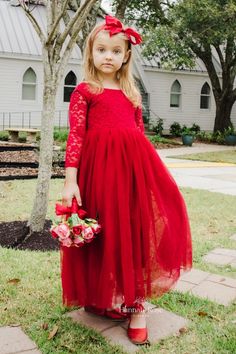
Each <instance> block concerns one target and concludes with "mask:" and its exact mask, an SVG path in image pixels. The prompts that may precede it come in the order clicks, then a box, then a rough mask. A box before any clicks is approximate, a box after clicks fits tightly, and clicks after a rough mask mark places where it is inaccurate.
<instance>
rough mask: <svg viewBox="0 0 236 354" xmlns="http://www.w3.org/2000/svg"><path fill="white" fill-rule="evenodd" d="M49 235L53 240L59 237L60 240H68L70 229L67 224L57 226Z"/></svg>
mask: <svg viewBox="0 0 236 354" xmlns="http://www.w3.org/2000/svg"><path fill="white" fill-rule="evenodd" d="M51 234H52V236H53V237H54V238H57V237H59V239H60V240H63V239H65V238H68V237H69V236H70V229H69V226H68V225H67V224H59V225H57V226H56V227H54V228H53V229H52V230H51Z"/></svg>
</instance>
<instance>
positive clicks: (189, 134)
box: [181, 126, 195, 146]
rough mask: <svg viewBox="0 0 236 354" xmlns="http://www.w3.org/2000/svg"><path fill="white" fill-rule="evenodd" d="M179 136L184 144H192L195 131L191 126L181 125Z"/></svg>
mask: <svg viewBox="0 0 236 354" xmlns="http://www.w3.org/2000/svg"><path fill="white" fill-rule="evenodd" d="M181 136H182V142H183V144H184V145H187V146H192V144H193V141H194V137H195V132H194V131H193V130H192V129H191V128H188V127H186V126H183V128H182V132H181Z"/></svg>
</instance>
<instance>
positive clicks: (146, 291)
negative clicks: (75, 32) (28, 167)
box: [61, 16, 192, 344]
mask: <svg viewBox="0 0 236 354" xmlns="http://www.w3.org/2000/svg"><path fill="white" fill-rule="evenodd" d="M140 42H141V37H140V35H139V34H138V33H137V32H135V31H134V30H133V29H131V28H125V27H124V26H123V24H122V23H121V22H120V21H119V20H118V19H116V18H114V17H111V16H106V21H105V23H103V24H99V25H97V26H95V28H94V29H93V30H92V32H91V33H90V35H89V37H88V40H87V43H86V48H85V57H84V69H85V76H84V77H85V81H83V82H81V83H80V84H79V85H78V86H77V87H76V88H75V90H74V91H73V93H72V95H71V100H70V107H69V111H70V112H69V113H70V133H69V137H68V141H67V148H66V162H65V167H66V177H65V184H64V189H63V191H62V201H63V204H64V205H66V206H68V207H70V206H71V202H72V198H73V197H75V198H76V200H77V202H78V204H79V205H82V203H83V208H84V209H85V210H87V212H88V215H89V216H90V217H92V218H97V219H98V222H99V223H100V224H101V226H102V232H101V233H100V234H99V236H98V237H97V238H96V239H95V240H94V241H93V242H91V243H90V244H88V245H86V246H83V247H81V248H75V247H71V248H67V247H63V246H62V247H61V277H62V289H63V303H64V304H65V305H66V306H84V307H85V310H87V311H90V312H93V313H96V314H99V315H103V316H106V317H110V318H113V319H120V320H122V319H123V320H124V319H126V318H129V325H128V337H129V339H130V340H131V341H132V342H133V343H136V344H142V343H145V342H146V341H147V337H148V333H147V328H146V319H145V308H144V301H145V300H146V299H147V298H148V297H160V296H161V295H162V294H163V293H165V292H167V291H168V290H170V288H171V287H173V285H174V284H175V283H176V281H177V279H178V278H179V276H180V270H182V271H183V270H189V269H190V268H191V265H192V249H191V235H190V228H189V222H188V216H187V212H186V207H185V203H184V200H183V197H182V195H181V193H180V191H179V189H178V187H177V185H176V183H175V181H174V180H173V178H172V176H171V175H170V173H169V172H168V170H167V168H166V167H165V165H164V164H163V162H162V161H161V159H160V157H159V156H158V154H157V152H156V150H155V149H154V147H153V146H152V144H151V143H150V142H149V140H148V139H147V138H146V137H145V135H144V125H143V120H142V103H141V96H140V93H139V91H138V89H137V88H136V86H135V82H134V79H133V76H132V74H131V59H132V48H131V47H132V45H136V44H139V43H140ZM121 304H122V306H121Z"/></svg>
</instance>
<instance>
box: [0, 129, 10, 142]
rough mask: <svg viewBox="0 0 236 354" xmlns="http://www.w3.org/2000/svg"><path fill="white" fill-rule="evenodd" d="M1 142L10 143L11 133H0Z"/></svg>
mask: <svg viewBox="0 0 236 354" xmlns="http://www.w3.org/2000/svg"><path fill="white" fill-rule="evenodd" d="M0 140H1V141H8V140H9V133H8V132H5V131H4V130H3V131H0Z"/></svg>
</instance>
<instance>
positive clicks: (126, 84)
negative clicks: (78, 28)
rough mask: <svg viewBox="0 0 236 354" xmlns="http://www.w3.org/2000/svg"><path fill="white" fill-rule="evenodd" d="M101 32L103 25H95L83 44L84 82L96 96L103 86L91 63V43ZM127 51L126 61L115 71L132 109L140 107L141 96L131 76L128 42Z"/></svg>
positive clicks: (130, 57)
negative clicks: (132, 106) (131, 104)
mask: <svg viewBox="0 0 236 354" xmlns="http://www.w3.org/2000/svg"><path fill="white" fill-rule="evenodd" d="M101 30H103V24H97V25H96V26H95V27H94V28H93V30H92V31H91V32H90V34H89V36H88V38H87V41H86V44H85V48H84V60H83V64H84V81H86V82H87V83H88V84H89V87H90V91H91V92H93V93H96V94H98V93H101V92H102V91H103V86H102V83H101V81H100V80H99V77H98V72H97V69H96V67H95V65H94V63H93V43H94V39H95V37H96V35H97V34H98V33H99V32H100V31H101ZM119 34H120V33H119ZM122 38H123V39H124V40H126V41H128V38H127V37H126V36H125V35H123V36H122ZM128 49H130V55H129V57H128V59H127V61H126V62H125V63H123V64H122V66H121V68H120V69H119V70H118V71H117V79H118V80H119V83H120V88H121V90H122V91H123V92H124V94H125V95H126V96H127V98H128V99H129V100H130V101H131V102H132V103H133V105H134V107H138V106H140V105H141V95H140V92H139V90H138V88H137V86H136V84H135V80H134V77H133V75H132V66H131V65H132V50H131V43H130V42H128ZM128 49H127V50H128Z"/></svg>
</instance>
